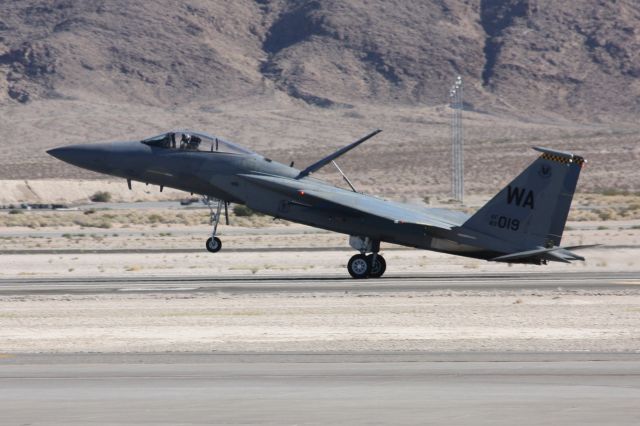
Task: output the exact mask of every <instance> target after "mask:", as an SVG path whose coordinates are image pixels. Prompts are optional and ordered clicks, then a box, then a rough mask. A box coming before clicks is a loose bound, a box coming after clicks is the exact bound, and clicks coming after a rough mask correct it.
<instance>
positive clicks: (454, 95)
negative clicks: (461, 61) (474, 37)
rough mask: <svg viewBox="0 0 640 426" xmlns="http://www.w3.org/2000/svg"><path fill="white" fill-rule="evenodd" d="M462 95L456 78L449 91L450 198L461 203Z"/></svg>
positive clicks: (460, 79) (462, 181) (461, 87)
mask: <svg viewBox="0 0 640 426" xmlns="http://www.w3.org/2000/svg"><path fill="white" fill-rule="evenodd" d="M463 95H464V90H463V85H462V77H460V76H458V78H456V82H455V83H454V84H453V86H452V87H451V90H450V91H449V99H450V107H451V196H452V198H453V199H454V200H456V201H459V202H461V203H462V202H463V201H464V155H463V154H464V153H463V148H464V143H463V139H462V109H463V106H464V100H463Z"/></svg>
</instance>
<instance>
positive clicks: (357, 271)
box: [347, 236, 387, 279]
mask: <svg viewBox="0 0 640 426" xmlns="http://www.w3.org/2000/svg"><path fill="white" fill-rule="evenodd" d="M349 244H350V245H351V247H353V248H355V249H356V250H358V251H360V254H356V255H354V256H353V257H352V258H351V259H349V263H348V264H347V270H348V271H349V275H351V276H352V277H353V278H356V279H360V278H380V277H381V276H382V275H383V274H384V272H385V271H386V269H387V262H385V260H384V257H382V256H381V255H380V254H378V253H379V252H380V241H372V240H371V239H370V238H369V237H357V236H351V238H350V239H349ZM367 252H372V253H371V254H369V255H367V254H366V253H367Z"/></svg>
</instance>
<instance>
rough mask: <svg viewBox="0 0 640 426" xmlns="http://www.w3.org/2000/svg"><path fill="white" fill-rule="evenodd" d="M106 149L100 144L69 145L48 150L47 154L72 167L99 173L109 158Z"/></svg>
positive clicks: (106, 147)
mask: <svg viewBox="0 0 640 426" xmlns="http://www.w3.org/2000/svg"><path fill="white" fill-rule="evenodd" d="M108 148H109V147H108V146H105V145H102V144H87V145H69V146H63V147H60V148H54V149H50V150H48V151H47V154H49V155H51V156H53V157H55V158H57V159H59V160H62V161H64V162H66V163H69V164H73V165H74V166H78V167H82V168H85V169H89V170H95V171H101V170H102V168H103V167H104V166H105V164H106V160H107V158H108V156H109V149H108Z"/></svg>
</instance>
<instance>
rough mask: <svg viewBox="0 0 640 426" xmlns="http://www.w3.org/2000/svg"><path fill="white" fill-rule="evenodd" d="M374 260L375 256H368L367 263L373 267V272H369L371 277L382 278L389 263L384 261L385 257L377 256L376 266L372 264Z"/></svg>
mask: <svg viewBox="0 0 640 426" xmlns="http://www.w3.org/2000/svg"><path fill="white" fill-rule="evenodd" d="M372 260H373V255H372V254H370V255H368V256H367V262H369V265H370V267H371V271H370V272H369V277H370V278H380V277H381V276H382V275H384V271H386V270H387V262H386V261H385V260H384V257H382V256H380V255H377V256H376V263H375V264H373V263H372Z"/></svg>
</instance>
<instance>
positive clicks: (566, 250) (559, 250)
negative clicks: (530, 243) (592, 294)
mask: <svg viewBox="0 0 640 426" xmlns="http://www.w3.org/2000/svg"><path fill="white" fill-rule="evenodd" d="M599 245H600V244H591V245H584V246H568V247H551V248H540V249H534V250H527V251H521V252H518V253H511V254H505V255H504V256H498V257H494V258H493V259H491V260H492V261H493V262H513V261H516V260H523V259H531V258H538V259H544V260H552V261H556V262H564V263H570V261H572V260H584V257H582V256H579V255H577V254H575V253H572V252H571V251H570V250H579V249H586V248H591V247H597V246H599Z"/></svg>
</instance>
